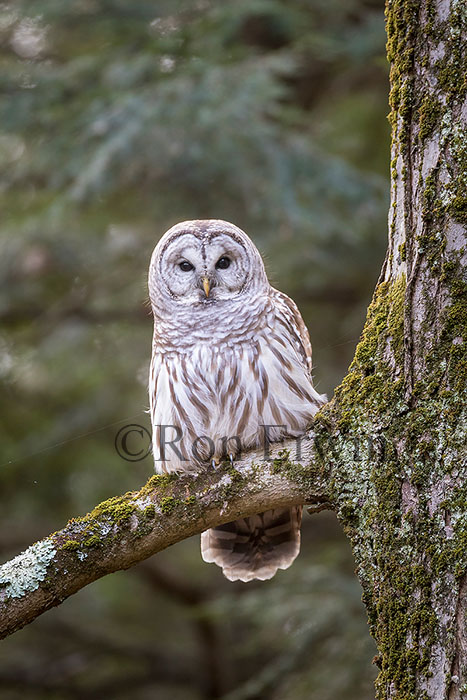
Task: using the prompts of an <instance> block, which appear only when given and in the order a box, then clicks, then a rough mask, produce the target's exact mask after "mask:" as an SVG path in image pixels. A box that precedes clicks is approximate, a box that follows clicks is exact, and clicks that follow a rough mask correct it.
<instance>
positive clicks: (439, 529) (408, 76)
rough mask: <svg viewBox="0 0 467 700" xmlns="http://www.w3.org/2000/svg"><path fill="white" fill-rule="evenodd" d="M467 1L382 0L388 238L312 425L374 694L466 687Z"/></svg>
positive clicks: (466, 690)
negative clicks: (361, 314) (339, 377)
mask: <svg viewBox="0 0 467 700" xmlns="http://www.w3.org/2000/svg"><path fill="white" fill-rule="evenodd" d="M466 14H467V8H466V5H465V4H464V3H462V2H454V1H453V2H451V3H450V2H448V0H441V1H438V2H431V1H428V2H421V3H420V2H416V1H414V0H390V1H389V2H388V4H387V12H386V16H387V30H388V54H389V59H390V61H391V94H390V105H391V114H390V121H391V124H392V130H393V138H392V161H391V178H392V188H391V189H392V201H391V209H390V216H389V228H390V230H389V249H388V252H387V257H386V261H385V265H384V268H383V271H382V274H381V278H380V282H379V284H378V286H377V288H376V291H375V295H374V298H373V302H372V304H371V306H370V308H369V310H368V317H367V321H366V325H365V329H364V331H363V334H362V338H361V341H360V344H359V345H358V347H357V350H356V354H355V359H354V361H353V363H352V365H351V367H350V370H349V373H348V375H347V377H346V378H345V380H344V382H343V383H342V385H341V386H340V387H339V389H338V390H337V392H336V397H335V399H334V401H333V402H332V403H331V404H330V405H329V406H328V407H327V408H326V409H325V416H324V417H325V421H324V420H323V422H322V426H321V430H320V431H319V441H320V445H321V451H322V452H323V453H331V452H332V453H333V455H334V484H333V491H334V502H335V506H336V510H337V512H338V514H339V516H340V518H341V519H342V521H343V523H344V525H345V527H346V531H347V533H348V535H349V537H350V540H351V542H352V546H353V551H354V554H355V559H356V562H357V573H358V576H359V578H360V581H361V583H362V586H363V590H364V601H365V604H366V606H367V610H368V616H369V622H370V628H371V631H372V634H373V635H374V637H375V639H376V642H377V645H378V650H379V658H378V660H377V661H378V663H379V665H380V668H381V673H380V675H379V677H378V680H377V697H378V698H398V699H400V700H402V699H403V698H404V699H406V700H408V699H409V698H436V700H441V699H442V698H449V700H454V699H455V698H462V697H467V630H466V619H465V606H466V602H467V601H466V596H467V593H466V591H467V583H466V564H467V514H466V505H467V471H466V438H467V431H466V416H465V407H466V398H467V397H466V369H467V358H466V337H465V334H466V328H467V282H466V279H467V278H466V254H467V252H466V248H465V245H466V236H465V234H466V231H465V223H466V214H467V208H466V195H467V179H466V178H467V159H466V153H467V134H466V115H467V108H466V103H465V97H466V81H467V65H466V56H467V47H466V43H465V40H466V34H465V23H466ZM329 425H334V426H335V429H334V430H332V431H331V432H330V433H329Z"/></svg>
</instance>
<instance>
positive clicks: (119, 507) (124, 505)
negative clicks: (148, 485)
mask: <svg viewBox="0 0 467 700" xmlns="http://www.w3.org/2000/svg"><path fill="white" fill-rule="evenodd" d="M135 495H136V494H135V493H128V494H125V495H124V496H115V497H114V498H109V499H108V500H107V501H103V502H102V503H100V504H99V505H98V506H96V507H95V508H94V509H93V510H92V511H91V513H90V516H91V518H99V517H100V516H102V515H105V516H107V517H109V518H111V519H112V520H113V521H114V522H115V523H117V524H120V523H121V522H122V521H123V520H127V519H128V518H129V517H130V515H131V514H132V513H134V511H135V510H136V508H137V505H136V503H134V501H133V500H132V499H134V497H135Z"/></svg>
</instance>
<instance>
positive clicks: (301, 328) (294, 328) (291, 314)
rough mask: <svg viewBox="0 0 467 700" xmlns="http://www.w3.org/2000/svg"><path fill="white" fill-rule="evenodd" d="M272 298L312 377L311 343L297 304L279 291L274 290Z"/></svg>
mask: <svg viewBox="0 0 467 700" xmlns="http://www.w3.org/2000/svg"><path fill="white" fill-rule="evenodd" d="M272 297H273V300H274V303H275V306H276V309H277V311H278V312H279V314H280V316H281V320H283V321H284V322H285V323H286V325H287V328H288V330H289V331H290V337H291V338H292V339H293V342H294V345H295V347H296V349H297V350H298V354H299V357H300V358H301V359H302V361H303V365H304V367H305V369H306V370H307V372H308V374H309V375H310V376H311V370H312V361H311V341H310V335H309V333H308V329H307V327H306V326H305V322H304V320H303V318H302V315H301V313H300V311H299V310H298V306H297V304H296V303H295V302H294V301H293V299H291V298H290V297H288V296H287V294H284V292H280V291H279V290H278V289H274V288H272Z"/></svg>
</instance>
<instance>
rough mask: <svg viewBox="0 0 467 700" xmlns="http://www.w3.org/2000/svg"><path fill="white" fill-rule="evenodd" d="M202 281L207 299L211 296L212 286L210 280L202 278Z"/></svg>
mask: <svg viewBox="0 0 467 700" xmlns="http://www.w3.org/2000/svg"><path fill="white" fill-rule="evenodd" d="M201 281H202V283H203V289H204V293H205V294H206V297H208V296H209V292H210V289H211V286H210V284H209V280H208V278H207V277H202V278H201Z"/></svg>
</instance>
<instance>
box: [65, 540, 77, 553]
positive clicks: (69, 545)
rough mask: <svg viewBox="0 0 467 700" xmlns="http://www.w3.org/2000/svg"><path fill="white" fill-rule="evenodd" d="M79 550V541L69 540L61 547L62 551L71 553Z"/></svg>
mask: <svg viewBox="0 0 467 700" xmlns="http://www.w3.org/2000/svg"><path fill="white" fill-rule="evenodd" d="M79 548H80V544H79V542H78V541H77V540H67V541H66V542H64V544H62V546H61V547H60V549H65V550H67V551H69V552H75V551H76V550H77V549H79Z"/></svg>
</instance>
